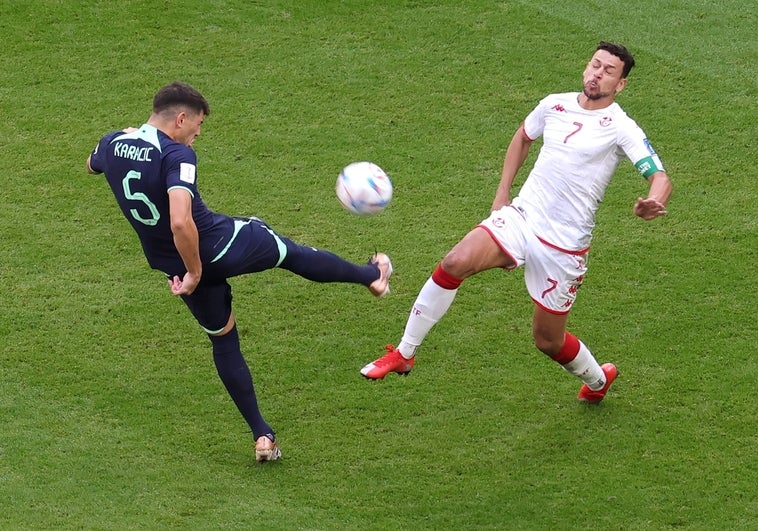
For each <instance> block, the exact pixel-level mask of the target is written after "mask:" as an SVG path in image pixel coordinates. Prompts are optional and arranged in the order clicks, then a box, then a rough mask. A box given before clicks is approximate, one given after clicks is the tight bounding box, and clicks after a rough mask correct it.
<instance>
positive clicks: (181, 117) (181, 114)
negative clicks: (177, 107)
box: [174, 111, 187, 127]
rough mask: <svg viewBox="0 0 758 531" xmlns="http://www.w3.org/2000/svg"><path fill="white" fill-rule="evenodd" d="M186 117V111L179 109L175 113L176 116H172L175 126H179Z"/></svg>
mask: <svg viewBox="0 0 758 531" xmlns="http://www.w3.org/2000/svg"><path fill="white" fill-rule="evenodd" d="M186 118H187V113H186V112H185V111H179V112H178V113H176V117H174V125H176V127H181V126H182V124H183V123H184V120H185V119H186Z"/></svg>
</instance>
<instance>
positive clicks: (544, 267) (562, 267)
mask: <svg viewBox="0 0 758 531" xmlns="http://www.w3.org/2000/svg"><path fill="white" fill-rule="evenodd" d="M479 227H481V228H482V229H484V230H486V231H487V232H488V233H489V235H490V236H492V239H493V240H495V243H497V244H498V245H499V246H500V248H501V249H502V250H503V251H504V252H505V253H506V254H508V256H510V257H511V258H512V259H513V261H514V262H515V263H516V265H515V266H514V267H513V268H512V269H515V268H516V267H518V266H522V265H523V266H524V280H525V282H526V289H527V290H528V291H529V296H530V297H531V298H532V300H533V301H534V303H535V304H536V305H537V306H539V307H540V308H542V309H543V310H545V311H547V312H550V313H554V314H566V313H568V312H569V311H570V310H571V305H572V304H574V301H575V300H576V292H577V291H578V290H579V287H580V286H581V285H582V281H583V280H584V275H585V273H587V258H588V254H587V251H588V250H587V249H585V250H583V251H568V250H564V249H559V248H557V247H555V246H553V245H551V244H550V243H548V242H545V241H544V240H541V239H540V238H539V237H538V236H537V235H536V234H534V232H533V231H532V230H531V228H530V227H529V225H528V224H527V222H526V219H525V218H524V213H523V211H522V210H521V209H519V208H518V207H515V206H513V205H510V206H506V207H503V208H501V209H500V210H496V211H495V212H493V213H492V214H491V215H490V217H489V218H487V219H485V220H484V221H482V222H481V223H480V224H479Z"/></svg>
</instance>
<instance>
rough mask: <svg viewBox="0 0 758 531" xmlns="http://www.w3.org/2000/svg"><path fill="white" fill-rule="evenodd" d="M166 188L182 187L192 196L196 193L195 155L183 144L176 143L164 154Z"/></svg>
mask: <svg viewBox="0 0 758 531" xmlns="http://www.w3.org/2000/svg"><path fill="white" fill-rule="evenodd" d="M164 164H165V167H166V190H167V191H169V190H173V189H175V188H183V189H185V190H187V191H188V192H189V193H190V194H191V195H192V197H195V195H196V193H197V155H196V154H195V152H194V151H193V150H192V148H189V147H187V146H184V145H179V144H176V145H174V146H172V148H171V149H170V151H169V152H168V153H166V154H165V158H164Z"/></svg>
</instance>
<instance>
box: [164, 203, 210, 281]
mask: <svg viewBox="0 0 758 531" xmlns="http://www.w3.org/2000/svg"><path fill="white" fill-rule="evenodd" d="M168 203H169V216H170V219H171V232H172V233H173V235H174V245H175V246H176V250H177V251H179V256H181V257H182V261H183V262H184V267H185V268H186V269H187V272H186V273H185V274H184V277H183V278H179V277H178V276H175V277H174V278H172V279H169V281H168V283H169V286H170V287H171V291H172V292H173V293H174V295H189V294H191V293H192V292H193V291H195V288H196V287H197V285H198V283H199V282H200V277H201V276H202V274H203V264H202V262H201V261H200V237H199V236H198V233H197V227H196V226H195V220H194V219H193V218H192V195H191V194H190V193H189V191H188V190H186V189H184V188H173V189H171V190H169V192H168Z"/></svg>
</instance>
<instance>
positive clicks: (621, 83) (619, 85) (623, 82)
mask: <svg viewBox="0 0 758 531" xmlns="http://www.w3.org/2000/svg"><path fill="white" fill-rule="evenodd" d="M624 87H626V78H625V77H622V78H621V79H619V82H618V83H617V84H616V94H618V93H619V92H621V91H622V90H624Z"/></svg>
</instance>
